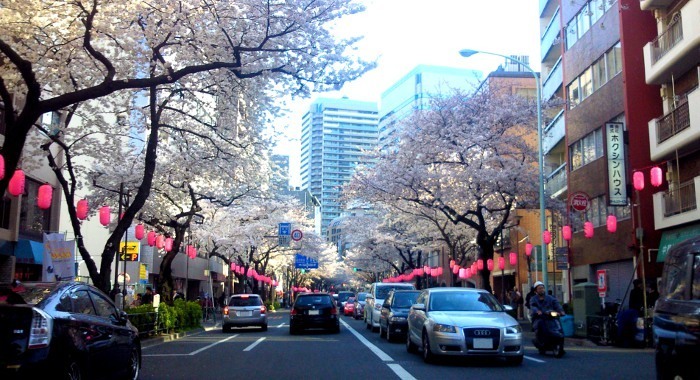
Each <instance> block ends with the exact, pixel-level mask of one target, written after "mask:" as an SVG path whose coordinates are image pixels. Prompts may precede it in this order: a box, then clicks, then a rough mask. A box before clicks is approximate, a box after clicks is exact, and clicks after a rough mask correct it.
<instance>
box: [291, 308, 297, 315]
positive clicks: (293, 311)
mask: <svg viewBox="0 0 700 380" xmlns="http://www.w3.org/2000/svg"><path fill="white" fill-rule="evenodd" d="M289 315H297V309H292V310H291V311H290V312H289Z"/></svg>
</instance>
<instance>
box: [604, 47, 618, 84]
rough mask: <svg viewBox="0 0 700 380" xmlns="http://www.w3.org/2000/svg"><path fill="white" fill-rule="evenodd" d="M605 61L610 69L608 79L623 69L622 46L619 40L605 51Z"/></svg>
mask: <svg viewBox="0 0 700 380" xmlns="http://www.w3.org/2000/svg"><path fill="white" fill-rule="evenodd" d="M605 61H606V65H607V70H608V80H610V79H612V77H614V76H615V75H617V74H618V73H620V72H621V71H622V47H621V45H620V43H619V42H618V43H617V44H616V45H615V46H614V47H613V48H612V49H611V50H609V51H608V52H607V53H605Z"/></svg>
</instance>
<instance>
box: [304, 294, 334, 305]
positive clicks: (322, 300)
mask: <svg viewBox="0 0 700 380" xmlns="http://www.w3.org/2000/svg"><path fill="white" fill-rule="evenodd" d="M312 305H316V306H332V305H333V303H332V302H331V297H328V296H303V297H299V298H297V302H296V306H312Z"/></svg>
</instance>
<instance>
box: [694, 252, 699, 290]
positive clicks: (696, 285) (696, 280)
mask: <svg viewBox="0 0 700 380" xmlns="http://www.w3.org/2000/svg"><path fill="white" fill-rule="evenodd" d="M693 299H694V300H700V254H696V255H695V260H694V261H693Z"/></svg>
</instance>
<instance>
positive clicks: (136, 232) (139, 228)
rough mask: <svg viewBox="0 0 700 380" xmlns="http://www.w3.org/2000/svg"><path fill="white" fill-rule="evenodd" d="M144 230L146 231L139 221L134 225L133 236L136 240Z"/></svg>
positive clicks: (140, 238) (141, 235) (139, 238)
mask: <svg viewBox="0 0 700 380" xmlns="http://www.w3.org/2000/svg"><path fill="white" fill-rule="evenodd" d="M145 232H146V231H145V230H144V228H143V224H141V223H139V224H137V225H136V227H134V237H135V238H136V240H142V239H143V235H144V234H145Z"/></svg>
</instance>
